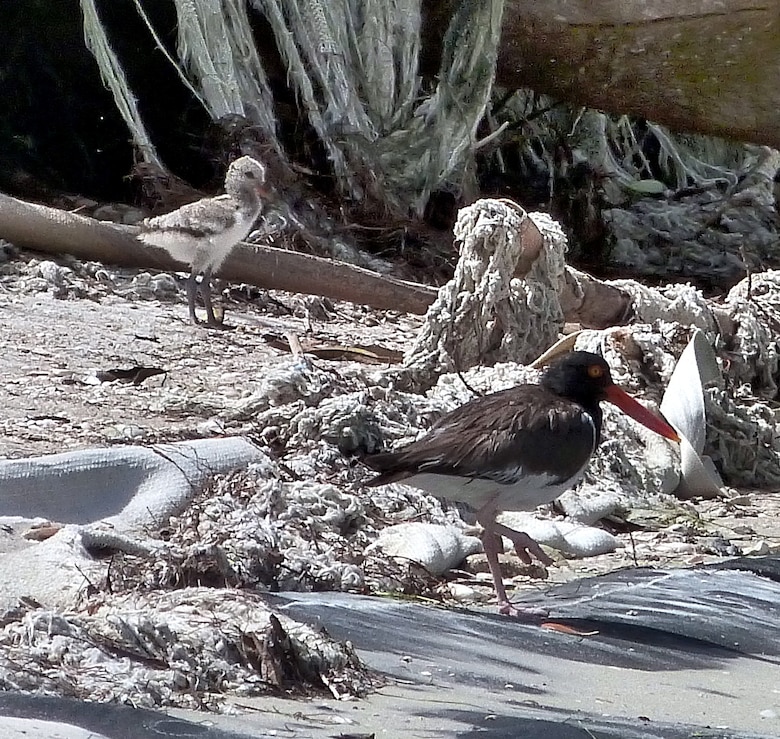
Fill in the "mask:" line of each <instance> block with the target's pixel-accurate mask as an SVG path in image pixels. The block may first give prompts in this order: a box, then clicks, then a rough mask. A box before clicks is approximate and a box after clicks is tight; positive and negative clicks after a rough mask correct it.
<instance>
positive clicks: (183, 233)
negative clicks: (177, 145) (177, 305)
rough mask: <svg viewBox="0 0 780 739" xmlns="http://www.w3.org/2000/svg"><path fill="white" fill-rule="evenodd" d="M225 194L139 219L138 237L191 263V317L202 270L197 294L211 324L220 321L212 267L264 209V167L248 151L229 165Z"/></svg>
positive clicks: (196, 320) (243, 236) (216, 323)
mask: <svg viewBox="0 0 780 739" xmlns="http://www.w3.org/2000/svg"><path fill="white" fill-rule="evenodd" d="M225 193H226V194H225V195H219V196H218V197H215V198H203V199H202V200H198V201H197V202H195V203H188V204H187V205H183V206H182V207H181V208H178V209H177V210H174V211H172V212H170V213H166V214H165V215H162V216H157V217H156V218H147V219H146V220H144V221H143V223H142V224H141V233H140V234H138V238H139V239H140V240H141V241H143V242H144V243H146V244H149V245H151V246H157V247H160V248H162V249H165V250H166V251H167V252H168V253H169V254H170V255H171V256H172V257H173V258H174V259H175V260H177V261H179V262H185V263H186V264H189V265H190V276H189V279H188V280H187V303H188V307H189V312H190V320H191V321H192V322H193V323H200V321H199V320H198V317H197V316H196V315H195V295H196V293H197V292H198V283H197V276H198V275H199V274H202V275H203V279H202V281H201V283H200V294H201V297H202V298H203V304H204V305H205V307H206V318H207V320H206V322H207V324H208V325H209V326H221V325H222V323H221V322H220V321H217V319H216V316H215V315H214V308H213V306H212V304H211V273H212V272H213V271H214V270H215V269H219V267H220V265H221V264H222V262H224V261H225V259H226V258H227V255H228V254H230V251H231V249H232V248H233V247H234V246H235V245H236V244H237V243H238V242H239V241H241V240H242V239H245V238H246V237H247V235H248V234H249V231H250V230H251V228H252V226H253V225H254V222H255V221H256V220H257V217H258V216H259V215H260V213H261V212H262V210H263V196H264V195H265V194H266V189H265V167H263V165H262V164H260V162H258V161H257V160H256V159H253V158H252V157H246V156H245V157H240V158H238V159H236V160H235V161H234V162H233V163H232V164H231V165H230V167H228V171H227V174H226V175H225Z"/></svg>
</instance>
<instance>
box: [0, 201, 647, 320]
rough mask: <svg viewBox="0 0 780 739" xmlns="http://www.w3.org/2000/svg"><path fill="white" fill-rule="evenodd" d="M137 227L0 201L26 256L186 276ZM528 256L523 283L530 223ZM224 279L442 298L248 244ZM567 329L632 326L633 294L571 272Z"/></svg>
mask: <svg viewBox="0 0 780 739" xmlns="http://www.w3.org/2000/svg"><path fill="white" fill-rule="evenodd" d="M137 233H138V229H137V227H133V226H120V225H117V224H114V223H110V222H107V221H98V220H95V219H94V218H89V217H87V216H82V215H79V214H77V213H70V212H68V211H63V210H58V209H56V208H50V207H48V206H44V205H37V204H34V203H28V202H25V201H23V200H18V199H16V198H12V197H10V196H8V195H2V194H0V239H5V240H7V241H9V242H10V243H12V244H14V245H15V246H17V247H19V248H24V249H30V250H32V251H37V252H43V253H46V254H51V255H62V254H70V255H72V256H74V257H76V258H77V259H81V260H87V261H97V262H103V263H106V264H114V265H118V266H121V267H137V268H142V269H143V268H145V269H158V270H168V271H180V270H182V269H183V266H182V264H181V263H179V262H176V261H175V260H174V259H172V258H171V257H170V256H169V255H168V254H167V252H165V251H164V250H162V249H157V248H155V247H150V246H146V245H145V244H142V243H141V242H140V241H138V240H137V239H136V238H135V235H136V234H137ZM522 238H523V241H524V256H523V258H521V260H520V263H519V264H518V267H517V271H516V273H515V274H516V276H518V277H523V276H524V275H525V274H526V273H527V272H528V271H529V270H530V268H531V265H532V264H533V260H534V259H535V258H536V256H537V255H538V254H539V251H540V249H541V248H542V245H543V240H542V235H541V234H540V233H539V231H538V230H537V229H536V227H535V226H534V225H533V223H532V222H531V221H530V220H526V221H525V224H524V231H523V235H522ZM218 276H219V277H222V278H224V279H226V280H231V281H234V282H244V283H248V284H252V285H256V286H257V287H261V288H264V289H273V290H286V291H288V292H294V293H303V294H307V295H322V296H324V297H328V298H332V299H334V300H346V301H349V302H352V303H358V304H361V305H367V306H370V307H372V308H377V309H379V310H397V311H401V312H405V313H414V314H423V313H425V312H426V311H427V310H428V306H430V304H431V303H432V302H433V301H434V299H435V298H436V294H437V291H436V289H435V288H433V287H429V286H427V285H420V284H418V283H414V282H407V281H405V280H399V279H397V278H394V277H390V276H386V275H380V274H378V273H376V272H372V271H370V270H367V269H363V268H361V267H355V266H353V265H351V264H345V263H342V262H337V261H335V260H331V259H323V258H321V257H315V256H311V255H308V254H300V253H298V252H292V251H287V250H285V249H276V248H273V247H269V246H261V245H254V244H253V245H250V244H240V245H239V246H237V247H236V248H235V249H233V251H232V252H231V254H230V256H229V257H228V259H227V260H226V261H225V263H224V264H223V265H222V267H221V268H220V270H219V273H218ZM561 305H562V307H563V310H564V316H565V319H566V321H568V322H571V323H579V324H580V325H581V326H583V327H584V328H596V329H600V328H607V327H609V326H617V325H621V324H624V323H627V322H628V320H629V319H630V318H631V315H632V310H631V306H632V297H631V295H630V293H629V292H628V291H626V290H622V289H620V288H619V287H616V286H614V285H610V284H609V283H606V282H602V281H600V280H597V279H596V278H595V277H591V276H590V275H587V274H585V273H584V272H580V271H579V270H576V269H574V268H572V267H567V273H566V288H565V290H564V293H563V294H562V295H561Z"/></svg>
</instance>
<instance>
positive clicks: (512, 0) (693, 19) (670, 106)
mask: <svg viewBox="0 0 780 739" xmlns="http://www.w3.org/2000/svg"><path fill="white" fill-rule="evenodd" d="M506 2H507V4H506V7H505V10H504V25H503V37H502V41H501V46H500V50H499V56H498V67H497V71H496V83H497V84H499V85H502V86H504V87H508V88H516V87H530V88H532V89H534V90H536V91H537V92H543V93H549V94H550V95H553V96H555V97H556V98H560V99H561V100H565V101H567V102H573V103H578V104H582V105H585V106H588V107H592V108H600V109H602V110H605V111H610V112H613V113H633V114H635V115H640V116H643V117H645V118H648V119H649V120H652V121H654V122H656V123H662V124H664V125H666V126H668V127H670V128H672V129H675V130H678V131H692V132H698V133H705V134H712V135H716V136H723V137H726V138H733V139H737V140H742V141H752V142H755V143H760V144H767V145H769V146H773V147H775V148H780V127H778V125H777V111H778V110H780V4H778V3H776V2H758V0H692V1H689V2H675V1H673V0H635V1H634V2H630V1H629V2H627V1H626V0H602V1H601V2H592V1H591V0H549V1H548V2H537V0H506ZM432 4H433V5H435V6H437V8H438V11H439V13H441V12H446V11H445V6H447V5H452V3H432ZM437 15H438V14H437Z"/></svg>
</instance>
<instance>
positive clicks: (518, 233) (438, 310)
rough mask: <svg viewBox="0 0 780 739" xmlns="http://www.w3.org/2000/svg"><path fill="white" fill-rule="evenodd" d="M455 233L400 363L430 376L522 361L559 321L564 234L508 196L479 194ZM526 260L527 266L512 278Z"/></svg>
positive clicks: (553, 335) (540, 347) (551, 337)
mask: <svg viewBox="0 0 780 739" xmlns="http://www.w3.org/2000/svg"><path fill="white" fill-rule="evenodd" d="M539 235H541V243H539ZM455 238H456V239H457V240H458V242H459V243H460V259H459V260H458V265H457V267H456V269H455V274H454V276H453V278H452V280H450V281H449V282H448V283H447V284H446V285H445V286H444V287H442V288H441V289H440V290H439V294H438V297H437V298H436V300H435V302H434V303H433V305H431V307H430V308H429V310H428V313H427V315H426V321H425V325H424V327H423V329H422V330H421V332H420V334H419V335H418V337H417V339H416V341H415V343H414V345H413V346H412V348H411V349H410V350H409V352H408V354H407V356H406V358H405V365H406V366H407V367H409V368H411V369H413V370H416V371H417V372H418V373H419V376H420V377H422V376H425V375H427V376H428V377H429V379H430V380H433V381H435V378H436V377H437V376H438V375H439V374H441V373H442V372H445V371H453V370H457V371H465V370H467V369H469V368H471V367H473V366H474V365H476V364H483V365H492V364H495V363H496V362H506V361H515V362H530V361H531V360H533V359H534V358H536V357H537V356H538V355H539V354H541V353H542V352H543V351H544V350H545V349H546V348H547V347H548V346H550V344H552V343H554V341H555V340H556V339H557V337H558V332H559V331H560V329H561V327H562V326H563V310H562V308H561V304H560V297H559V296H560V292H561V285H562V282H563V280H564V270H565V261H564V254H565V251H566V238H565V236H564V235H563V232H562V231H561V230H560V227H559V226H558V224H557V223H555V222H554V221H553V220H552V219H550V218H549V217H547V216H544V215H543V214H533V215H528V214H526V213H525V211H523V210H522V208H520V207H519V206H517V205H515V204H514V203H511V202H510V201H507V200H492V199H484V200H479V201H477V202H476V203H474V204H473V205H471V206H468V207H466V208H463V209H462V210H461V211H460V213H459V216H458V221H457V223H456V225H455ZM533 249H538V254H534V255H533V256H532V258H531V259H529V256H528V254H526V253H525V252H527V251H528V250H533ZM534 257H535V258H534ZM526 261H528V262H530V265H529V266H530V269H528V271H527V272H526V273H525V274H523V275H522V276H518V274H517V273H518V268H519V267H520V265H521V263H525V262H526Z"/></svg>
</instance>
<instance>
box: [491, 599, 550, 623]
mask: <svg viewBox="0 0 780 739" xmlns="http://www.w3.org/2000/svg"><path fill="white" fill-rule="evenodd" d="M498 612H499V613H500V614H501V615H503V616H511V617H512V618H516V619H518V620H520V621H528V622H530V623H538V622H539V621H541V620H542V619H545V618H547V616H548V615H549V613H548V611H547V610H546V609H544V608H534V607H523V606H516V605H515V604H514V603H512V602H510V601H508V600H505V601H504V602H503V603H499V604H498Z"/></svg>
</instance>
